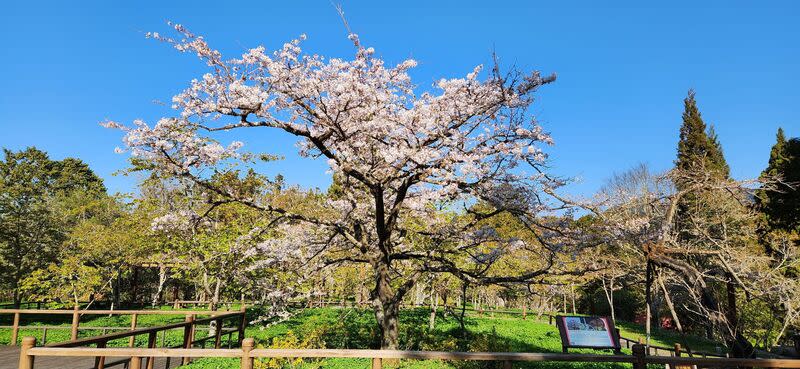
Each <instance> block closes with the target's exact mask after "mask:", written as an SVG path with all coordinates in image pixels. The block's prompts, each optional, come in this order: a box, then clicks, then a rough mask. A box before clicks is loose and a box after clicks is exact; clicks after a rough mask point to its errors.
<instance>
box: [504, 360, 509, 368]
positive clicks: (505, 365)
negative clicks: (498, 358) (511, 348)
mask: <svg viewBox="0 0 800 369" xmlns="http://www.w3.org/2000/svg"><path fill="white" fill-rule="evenodd" d="M503 369H511V360H505V361H503Z"/></svg>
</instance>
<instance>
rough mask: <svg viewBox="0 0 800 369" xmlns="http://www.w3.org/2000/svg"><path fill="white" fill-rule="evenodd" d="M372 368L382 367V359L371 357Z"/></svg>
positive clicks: (380, 368) (381, 368)
mask: <svg viewBox="0 0 800 369" xmlns="http://www.w3.org/2000/svg"><path fill="white" fill-rule="evenodd" d="M372 369H383V360H381V358H379V357H373V358H372Z"/></svg>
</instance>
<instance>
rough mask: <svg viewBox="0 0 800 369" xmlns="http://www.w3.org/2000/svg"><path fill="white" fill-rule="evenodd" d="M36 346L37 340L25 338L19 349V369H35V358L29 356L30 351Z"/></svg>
mask: <svg viewBox="0 0 800 369" xmlns="http://www.w3.org/2000/svg"><path fill="white" fill-rule="evenodd" d="M33 346H36V338H34V337H24V338H22V344H21V345H20V347H19V369H33V358H34V357H33V356H31V355H28V350H30V349H31V348H33Z"/></svg>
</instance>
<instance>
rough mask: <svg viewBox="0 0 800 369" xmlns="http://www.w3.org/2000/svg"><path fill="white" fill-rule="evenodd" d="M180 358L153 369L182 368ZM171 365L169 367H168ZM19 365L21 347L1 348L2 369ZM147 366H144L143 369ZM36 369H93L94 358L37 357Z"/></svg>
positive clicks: (160, 362) (161, 360) (111, 359)
mask: <svg viewBox="0 0 800 369" xmlns="http://www.w3.org/2000/svg"><path fill="white" fill-rule="evenodd" d="M119 359H122V358H118V357H107V358H106V363H111V362H114V361H117V360H119ZM180 362H181V359H180V358H171V360H169V363H167V359H166V358H156V361H155V363H154V364H155V365H154V366H153V369H172V368H177V367H179V366H180ZM167 364H169V366H167ZM18 365H19V347H12V346H0V369H17V366H18ZM106 367H107V368H113V369H117V368H127V365H123V364H119V365H114V366H112V367H108V366H106ZM144 367H145V366H144V365H142V368H144ZM34 368H35V369H91V368H94V358H92V357H51V356H42V357H37V358H36V361H35V362H34Z"/></svg>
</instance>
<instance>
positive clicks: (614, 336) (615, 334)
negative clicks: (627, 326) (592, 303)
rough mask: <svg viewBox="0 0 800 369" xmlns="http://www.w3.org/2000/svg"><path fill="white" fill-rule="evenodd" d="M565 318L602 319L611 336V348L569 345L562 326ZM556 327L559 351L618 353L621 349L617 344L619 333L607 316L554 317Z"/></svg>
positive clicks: (565, 328)
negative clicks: (576, 350) (586, 349)
mask: <svg viewBox="0 0 800 369" xmlns="http://www.w3.org/2000/svg"><path fill="white" fill-rule="evenodd" d="M565 318H598V319H603V320H604V321H605V322H606V324H607V325H608V333H609V335H610V336H611V344H612V346H581V345H570V343H569V337H568V336H567V327H566V325H565V324H564V320H565ZM556 326H557V327H558V333H559V334H560V335H561V349H562V350H563V351H564V352H565V353H566V352H567V349H569V348H588V349H596V350H607V349H612V350H614V352H616V353H619V352H620V349H621V347H622V346H621V345H620V344H619V332H618V331H617V329H616V328H615V327H614V322H613V321H612V320H611V319H610V318H609V317H607V316H579V315H556Z"/></svg>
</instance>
